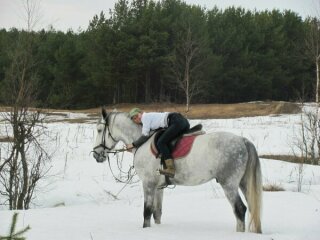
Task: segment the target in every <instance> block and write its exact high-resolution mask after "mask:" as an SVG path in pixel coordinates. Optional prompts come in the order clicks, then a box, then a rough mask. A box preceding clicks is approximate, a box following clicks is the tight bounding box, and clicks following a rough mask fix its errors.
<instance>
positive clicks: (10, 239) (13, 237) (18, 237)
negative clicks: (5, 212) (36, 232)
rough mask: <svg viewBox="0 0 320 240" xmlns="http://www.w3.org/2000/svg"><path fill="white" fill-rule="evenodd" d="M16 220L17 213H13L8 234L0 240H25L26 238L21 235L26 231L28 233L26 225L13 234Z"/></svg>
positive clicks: (28, 228) (28, 227) (0, 237)
mask: <svg viewBox="0 0 320 240" xmlns="http://www.w3.org/2000/svg"><path fill="white" fill-rule="evenodd" d="M17 220H18V213H14V214H13V217H12V222H11V226H10V233H9V235H8V236H6V237H2V236H0V240H25V239H26V238H25V237H23V236H22V235H23V234H25V233H26V232H27V231H29V230H30V229H31V228H30V226H29V225H28V226H27V227H25V228H24V229H22V230H20V231H18V232H16V233H15V229H16V225H17Z"/></svg>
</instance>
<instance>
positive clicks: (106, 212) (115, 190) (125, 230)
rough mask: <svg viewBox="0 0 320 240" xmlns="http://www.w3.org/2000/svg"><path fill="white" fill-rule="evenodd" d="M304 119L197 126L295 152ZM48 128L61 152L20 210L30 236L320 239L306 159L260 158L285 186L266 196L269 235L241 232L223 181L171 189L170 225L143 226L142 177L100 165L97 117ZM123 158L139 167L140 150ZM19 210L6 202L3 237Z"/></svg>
mask: <svg viewBox="0 0 320 240" xmlns="http://www.w3.org/2000/svg"><path fill="white" fill-rule="evenodd" d="M78 117H81V118H85V117H87V116H86V115H85V114H72V113H70V114H68V115H67V116H54V117H50V118H55V119H57V120H64V119H70V118H78ZM88 119H89V117H88ZM299 122H300V115H299V114H297V115H277V116H264V117H250V118H238V119H227V120H225V119H219V120H215V119H214V120H192V121H191V125H195V124H197V123H202V124H203V125H204V129H205V130H206V131H207V132H208V133H210V132H215V131H228V132H233V133H235V134H238V135H241V136H244V137H246V138H248V139H250V140H251V141H252V142H253V143H254V144H255V146H256V148H257V150H258V153H259V155H263V154H292V145H293V138H294V136H295V135H297V132H298V131H299ZM47 127H48V129H49V130H50V135H51V137H53V138H54V139H56V140H55V141H53V140H52V141H50V142H47V143H46V148H47V149H48V151H49V152H51V153H53V159H52V162H51V163H50V166H48V167H50V168H51V169H50V172H49V175H48V176H47V177H46V178H45V179H44V180H43V181H42V182H41V185H40V186H39V188H38V189H37V192H36V199H35V200H34V202H33V205H32V209H31V210H27V211H19V213H20V214H19V221H18V224H17V229H21V228H23V227H25V226H27V225H30V226H31V230H30V231H28V233H27V234H26V235H25V236H26V237H27V239H28V240H43V239H46V240H64V239H65V240H85V239H88V240H90V239H94V240H102V239H104V240H107V239H112V240H113V239H115V240H116V239H123V240H127V239H130V240H144V239H146V240H149V239H150V240H151V239H152V240H163V239H166V240H170V239H184V240H194V239H197V240H198V239H199V240H201V239H211V240H212V239H236V240H239V239H244V240H249V239H268V240H271V239H273V240H296V239H301V240H308V239H310V240H311V239H312V240H317V239H320V166H310V165H305V166H304V169H303V182H302V192H297V187H298V169H299V165H298V164H293V163H286V162H282V161H274V160H267V159H260V160H261V165H262V173H263V182H264V185H266V184H275V185H279V186H281V187H283V188H284V189H285V191H282V192H264V194H263V213H262V231H263V234H255V233H249V232H246V233H237V232H236V231H235V226H236V223H235V218H234V215H233V213H232V209H231V206H230V205H229V203H228V201H227V200H226V198H225V196H224V193H223V191H222V189H221V187H220V185H219V184H217V183H216V182H215V181H212V182H209V183H207V184H203V185H201V186H197V187H180V186H177V187H176V188H174V189H166V190H165V194H164V203H163V215H162V224H161V225H155V224H152V227H151V228H147V229H143V228H142V222H143V215H142V214H143V193H142V187H141V182H139V181H138V178H137V177H134V178H133V183H132V184H128V185H125V184H123V183H118V182H116V181H115V180H114V178H113V176H112V174H111V172H110V170H109V166H108V163H107V162H106V163H102V164H101V163H100V164H98V163H96V161H95V160H94V158H93V156H92V154H91V155H90V151H91V150H92V147H93V143H94V139H95V122H94V121H92V120H88V122H87V123H81V124H80V123H79V124H78V123H68V122H64V121H59V122H52V123H48V124H47ZM3 131H4V123H3V122H0V135H1V134H3ZM0 144H1V143H0ZM117 147H118V148H121V147H122V144H119V145H118V146H117ZM119 157H120V159H122V162H121V163H122V167H123V168H124V169H128V167H129V166H131V165H132V164H133V155H132V154H130V153H125V154H124V155H123V156H122V155H120V156H119ZM111 163H112V164H111V165H112V169H113V171H114V173H115V174H116V175H117V176H118V174H119V171H118V168H117V166H116V157H111ZM0 207H1V206H0ZM12 214H13V212H10V211H8V210H5V208H4V207H3V206H2V207H1V210H0V236H4V235H6V234H7V233H8V231H9V225H10V222H11V217H12Z"/></svg>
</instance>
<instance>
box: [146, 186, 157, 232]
mask: <svg viewBox="0 0 320 240" xmlns="http://www.w3.org/2000/svg"><path fill="white" fill-rule="evenodd" d="M155 191H156V185H155V184H151V183H143V192H144V210H143V218H144V221H143V227H144V228H145V227H150V226H151V223H150V219H151V215H152V213H153V211H154V205H153V203H154V197H155V196H154V195H155Z"/></svg>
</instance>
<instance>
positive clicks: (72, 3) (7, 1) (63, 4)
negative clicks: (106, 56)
mask: <svg viewBox="0 0 320 240" xmlns="http://www.w3.org/2000/svg"><path fill="white" fill-rule="evenodd" d="M24 1H26V0H0V28H6V29H9V28H11V27H16V28H19V29H20V28H26V21H25V20H24V18H23V15H24V13H25V12H24V11H23V4H22V2H24ZM36 1H38V2H39V0H36ZM115 2H117V0H40V7H39V9H40V11H38V12H40V13H41V14H40V15H41V16H40V19H41V20H40V21H39V22H38V23H37V26H36V28H35V29H41V28H44V29H48V26H50V25H52V26H53V27H54V28H55V29H57V30H62V31H66V30H67V29H69V28H72V29H73V30H74V31H77V30H78V29H79V28H81V29H83V30H85V29H86V28H87V27H88V24H89V21H90V20H91V19H92V18H93V16H94V15H95V14H99V13H100V12H101V11H104V12H105V13H109V9H113V6H114V4H115ZM185 2H187V3H189V4H197V5H201V6H203V7H206V8H207V9H212V8H213V7H214V5H216V6H217V7H218V8H221V9H224V8H226V7H230V6H236V7H243V8H246V9H250V10H254V9H256V10H265V9H268V10H272V9H279V10H281V11H282V10H284V9H290V10H292V11H294V12H297V13H298V14H299V15H300V16H301V17H303V18H305V17H307V16H319V14H318V13H319V12H320V0H185ZM316 9H318V10H319V11H316Z"/></svg>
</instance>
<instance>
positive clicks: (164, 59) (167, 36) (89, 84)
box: [0, 0, 316, 108]
mask: <svg viewBox="0 0 320 240" xmlns="http://www.w3.org/2000/svg"><path fill="white" fill-rule="evenodd" d="M108 16H109V17H106V14H105V12H101V13H100V14H97V15H95V16H94V17H93V19H92V20H91V21H90V22H89V23H88V27H87V29H86V30H81V31H78V32H74V31H73V30H69V31H67V32H61V31H57V30H55V29H53V28H51V29H49V30H41V31H24V30H17V29H10V30H5V29H2V30H0V103H1V104H6V103H7V102H8V101H7V100H8V98H10V96H8V88H9V86H8V84H9V83H8V82H9V81H8V80H7V79H8V78H10V77H8V76H9V75H10V74H12V65H13V64H14V61H15V58H14V57H12V56H16V55H17V52H16V51H17V49H21V47H20V48H19V47H18V45H19V44H20V43H21V39H25V38H26V36H28V37H29V38H30V39H32V41H31V52H32V66H30V71H31V69H32V71H33V72H32V74H31V73H30V72H28V68H24V69H26V74H27V75H28V74H29V75H30V76H31V75H32V78H33V81H34V83H35V84H36V89H37V91H36V92H35V95H34V96H33V97H35V98H36V101H35V104H36V106H38V107H52V108H86V107H96V106H101V105H108V104H116V103H128V102H130V103H153V102H168V103H169V102H175V103H185V102H187V103H188V102H189V103H190V101H191V102H192V103H231V102H245V101H256V100H284V101H294V100H297V99H299V98H301V97H304V99H305V100H313V98H314V95H315V93H314V89H315V86H314V85H315V75H316V69H315V66H314V63H313V60H312V59H311V58H310V57H308V54H307V53H306V38H307V36H308V32H309V29H310V25H311V22H312V21H311V19H302V18H301V16H299V15H298V14H297V13H294V12H292V11H289V10H288V11H283V12H280V11H279V10H273V11H249V10H245V9H242V8H235V7H230V8H228V9H225V10H221V9H218V8H217V7H214V8H213V9H205V8H202V7H200V6H196V5H188V4H186V3H185V2H183V1H180V0H162V1H154V0H133V1H130V2H129V1H128V0H119V1H118V2H117V3H116V4H115V6H114V8H113V9H112V10H110V14H109V15H108ZM13 53H15V54H13ZM21 54H23V51H22V52H21ZM29 65H30V64H29Z"/></svg>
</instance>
